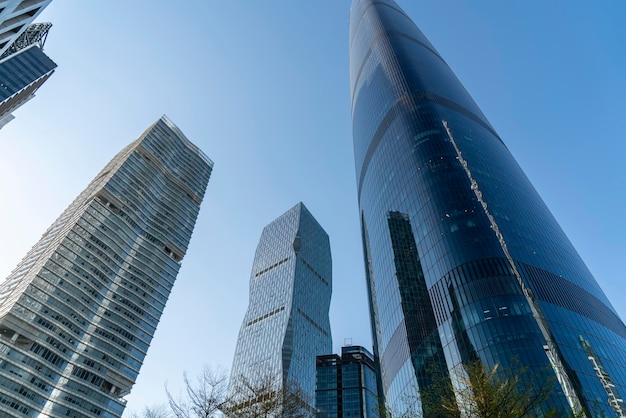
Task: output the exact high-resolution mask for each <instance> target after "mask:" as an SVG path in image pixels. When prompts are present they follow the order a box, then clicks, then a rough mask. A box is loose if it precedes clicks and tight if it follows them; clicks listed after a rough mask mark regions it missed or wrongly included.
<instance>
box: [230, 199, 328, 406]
mask: <svg viewBox="0 0 626 418" xmlns="http://www.w3.org/2000/svg"><path fill="white" fill-rule="evenodd" d="M331 293H332V260H331V255H330V243H329V240H328V235H327V234H326V232H325V231H324V229H322V227H321V226H320V224H319V223H318V222H317V221H316V220H315V218H314V217H313V215H311V213H310V212H309V211H308V209H307V208H306V207H305V206H304V204H303V203H298V204H297V205H296V206H294V207H293V208H291V209H289V210H288V211H287V212H285V213H284V214H282V215H281V216H279V217H278V218H277V219H275V220H274V221H273V222H271V223H270V224H269V225H267V226H266V227H265V228H264V229H263V233H262V234H261V239H260V240H259V245H258V246H257V249H256V254H255V256H254V263H253V264H252V273H251V274H250V302H249V305H248V310H247V311H246V316H245V317H244V320H243V323H242V324H241V329H240V331H239V338H238V340H237V348H236V350H235V359H234V361H233V367H232V371H231V381H230V392H231V397H232V398H233V401H234V403H235V404H238V403H241V404H243V403H244V402H245V401H249V398H247V399H244V398H245V396H246V395H247V393H245V391H244V390H242V387H241V385H242V381H245V382H249V383H250V384H251V385H252V386H253V387H254V386H256V385H258V384H262V383H264V382H267V381H268V379H270V381H275V382H276V383H277V386H280V387H276V388H275V389H276V390H279V391H282V392H283V393H284V394H285V395H290V393H289V392H290V391H296V392H297V393H296V396H298V397H299V398H300V400H299V401H298V402H299V403H301V405H302V407H303V408H304V410H303V412H305V415H306V416H308V415H310V414H311V413H312V411H314V403H315V360H316V357H317V356H318V355H321V354H324V353H329V352H330V351H331V350H332V335H331V333H330V319H329V317H328V311H329V309H330V297H331ZM241 408H245V406H241ZM307 411H308V412H307ZM250 415H251V416H252V414H250ZM285 416H287V415H285Z"/></svg>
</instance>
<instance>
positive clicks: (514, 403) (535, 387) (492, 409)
mask: <svg viewBox="0 0 626 418" xmlns="http://www.w3.org/2000/svg"><path fill="white" fill-rule="evenodd" d="M464 369H465V373H462V374H460V376H457V377H458V379H457V381H458V383H459V384H458V385H457V387H455V388H454V389H453V397H448V398H444V399H442V402H441V408H442V412H443V413H444V414H445V415H444V416H445V417H458V414H459V412H460V414H461V416H463V417H472V418H473V417H476V418H517V417H537V416H544V415H545V414H546V412H545V411H544V410H543V409H542V408H541V405H542V404H543V403H544V402H545V401H546V400H547V399H548V396H549V395H550V393H551V392H552V389H553V387H554V380H552V379H543V380H541V383H540V384H538V383H537V382H539V381H540V379H539V378H540V377H541V376H539V375H533V376H530V375H529V372H528V368H527V367H513V368H510V369H502V368H500V367H499V365H498V364H496V365H495V366H494V367H493V368H492V369H491V370H486V369H485V368H484V367H483V365H482V363H481V362H480V361H475V362H473V363H471V364H469V365H467V366H465V368H464Z"/></svg>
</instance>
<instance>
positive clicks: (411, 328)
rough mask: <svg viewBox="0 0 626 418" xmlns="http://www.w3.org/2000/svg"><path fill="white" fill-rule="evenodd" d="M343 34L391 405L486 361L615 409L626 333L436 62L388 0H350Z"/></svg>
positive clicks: (559, 404) (401, 406)
mask: <svg viewBox="0 0 626 418" xmlns="http://www.w3.org/2000/svg"><path fill="white" fill-rule="evenodd" d="M349 42H350V80H351V81H350V83H351V100H352V118H353V137H354V138H353V139H354V153H355V163H356V176H357V186H358V200H359V208H360V214H361V223H362V236H363V248H364V253H365V261H366V276H367V277H366V278H367V286H368V292H369V293H368V294H369V302H370V311H371V323H372V333H373V339H374V345H375V353H374V354H375V356H376V357H377V358H378V360H379V361H380V368H381V379H382V386H383V389H384V396H385V398H386V401H387V403H388V405H389V406H390V408H391V410H392V411H398V412H402V411H403V410H405V409H406V408H407V405H406V403H407V400H410V399H418V398H419V395H424V394H425V393H427V391H428V389H429V387H430V386H431V385H432V383H433V379H434V377H435V375H441V376H443V377H442V378H443V379H444V380H445V379H447V380H449V381H451V380H454V379H456V377H455V376H459V374H460V373H462V367H461V366H462V365H463V364H465V365H467V364H470V363H473V362H475V361H481V362H482V363H483V365H484V366H485V367H488V368H491V367H493V366H494V365H495V364H499V365H500V367H501V368H511V367H517V366H518V365H521V366H526V367H529V368H530V369H531V370H532V371H533V375H534V378H535V379H537V381H541V380H543V379H545V378H546V375H547V376H548V378H551V379H554V381H555V382H556V384H555V389H554V390H553V391H552V394H551V396H550V398H549V399H548V400H547V401H546V404H545V407H546V408H547V407H552V408H557V409H559V410H561V411H563V413H567V412H568V411H572V410H574V411H578V410H580V409H581V408H586V409H587V410H595V411H596V412H595V413H601V412H602V413H605V414H608V415H612V414H615V415H617V416H623V415H624V411H625V410H624V402H623V401H622V400H621V399H622V398H621V395H620V394H626V327H625V326H624V323H623V322H622V320H621V319H620V318H619V317H618V315H617V314H616V312H615V309H614V308H613V307H612V306H611V304H610V302H609V301H608V299H607V297H606V296H605V294H604V293H603V292H602V290H601V289H600V287H599V286H598V284H597V283H596V281H595V279H594V278H593V277H592V275H591V274H590V272H589V270H588V269H587V267H586V266H585V264H584V263H583V261H582V260H581V258H580V257H579V255H578V254H577V253H576V251H575V249H574V248H573V247H572V245H571V243H570V242H569V240H568V239H567V237H566V236H565V234H564V233H563V231H562V230H561V228H560V227H559V225H558V224H557V222H556V220H555V219H554V217H553V216H552V214H551V213H550V211H549V210H548V208H547V207H546V205H545V204H544V202H543V201H542V200H541V198H540V197H539V195H538V194H537V192H536V191H535V189H534V188H533V186H532V185H531V184H530V182H529V180H528V178H527V177H526V176H525V175H524V173H523V172H522V170H521V168H520V167H519V165H518V164H517V163H516V161H515V160H514V158H513V157H512V155H511V153H510V152H509V150H508V149H507V147H506V146H505V145H504V143H503V141H502V139H501V138H500V137H499V136H498V134H497V133H496V132H495V130H494V129H493V127H492V126H491V124H490V123H489V122H488V121H487V119H486V118H485V116H484V115H483V113H482V112H481V111H480V109H479V108H478V106H477V105H476V103H474V101H473V100H472V98H471V97H470V95H469V94H468V93H467V91H466V90H465V89H464V87H463V86H462V85H461V83H460V82H459V80H458V79H457V78H456V76H455V75H454V73H453V72H452V71H451V69H450V68H449V67H448V65H447V64H446V62H445V61H444V60H443V58H442V57H441V56H440V55H439V53H438V52H437V51H436V50H435V48H434V47H433V46H432V45H431V43H430V42H429V41H428V39H426V37H425V36H424V35H423V34H422V33H421V32H420V30H419V29H418V28H417V27H416V26H415V24H414V23H413V22H412V21H411V19H410V18H409V17H408V16H407V15H406V14H405V13H404V11H403V10H402V9H401V8H400V7H399V6H398V5H397V4H396V2H395V1H393V0H353V3H352V9H351V16H350V41H349ZM589 353H593V356H591V355H590V354H589ZM592 357H593V358H592ZM538 385H540V383H538ZM416 391H417V392H416ZM422 407H423V409H424V412H425V413H426V414H428V413H429V412H430V411H429V405H426V404H424V405H422Z"/></svg>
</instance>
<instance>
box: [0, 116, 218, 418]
mask: <svg viewBox="0 0 626 418" xmlns="http://www.w3.org/2000/svg"><path fill="white" fill-rule="evenodd" d="M212 167H213V163H212V162H211V161H210V160H209V159H208V158H207V157H206V156H205V155H204V154H203V153H202V151H200V150H199V149H198V148H197V147H196V146H195V145H193V144H192V143H191V142H189V140H188V139H187V138H186V137H185V136H184V135H183V133H182V132H181V131H180V130H179V129H178V128H177V127H176V126H175V125H174V124H173V123H172V122H171V121H170V120H169V119H168V118H167V117H165V116H163V117H162V118H161V119H159V120H158V121H157V122H156V123H154V124H153V125H152V126H151V127H150V128H148V129H147V130H146V131H145V132H144V133H143V134H142V135H141V137H139V139H137V140H136V141H135V142H133V143H131V144H130V145H128V146H127V147H126V148H124V149H123V150H122V151H121V152H120V153H118V154H117V155H116V156H115V157H114V158H113V159H112V160H111V162H109V163H108V164H107V165H106V167H104V169H103V170H102V171H101V172H100V173H99V174H98V175H97V176H96V178H95V179H94V180H93V181H92V182H91V183H90V184H89V185H88V186H87V188H86V189H85V190H84V191H83V192H82V193H81V194H80V195H79V196H78V197H77V198H76V200H74V202H73V203H72V204H71V205H70V206H69V207H68V208H67V209H66V210H65V211H64V212H63V213H62V214H61V216H60V217H59V218H58V219H57V220H56V221H55V222H54V223H53V224H52V226H51V227H50V228H49V229H48V230H47V231H46V232H45V233H44V234H43V236H42V238H41V239H40V241H39V242H38V243H37V244H35V246H34V247H33V248H32V249H31V250H30V251H29V252H28V254H27V255H26V257H25V258H24V259H23V260H22V261H21V262H20V263H19V264H18V266H17V268H16V269H15V270H14V271H13V272H12V273H11V275H10V276H9V277H8V278H7V279H6V280H5V281H4V282H3V283H2V284H1V285H0V415H1V416H11V417H37V418H43V417H61V416H63V417H64V416H70V417H76V418H92V417H101V418H117V417H120V416H121V415H122V412H123V410H124V405H125V401H124V399H123V397H124V396H125V395H127V394H128V393H129V392H130V389H131V387H132V385H133V384H134V382H135V379H136V378H137V375H138V373H139V368H140V367H141V364H142V362H143V360H144V357H145V356H146V352H147V350H148V346H149V345H150V341H151V340H152V336H153V335H154V332H155V330H156V327H157V325H158V323H159V319H160V317H161V314H162V312H163V309H164V307H165V303H166V301H167V299H168V296H169V294H170V291H171V289H172V286H173V285H174V280H175V279H176V275H177V274H178V270H179V269H180V265H181V260H182V258H183V257H184V255H185V252H186V251H187V246H188V244H189V240H190V238H191V233H192V231H193V227H194V224H195V222H196V217H197V216H198V211H199V209H200V203H201V202H202V198H203V196H204V192H205V189H206V186H207V183H208V181H209V177H210V174H211V170H212Z"/></svg>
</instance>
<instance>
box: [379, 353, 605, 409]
mask: <svg viewBox="0 0 626 418" xmlns="http://www.w3.org/2000/svg"><path fill="white" fill-rule="evenodd" d="M513 363H514V365H513V367H511V368H508V369H504V368H502V367H500V366H499V365H498V364H496V365H495V366H494V367H493V368H492V369H486V368H485V367H484V366H483V364H482V363H481V362H480V361H478V360H477V361H475V362H473V363H471V364H469V365H466V366H465V367H464V368H463V370H462V371H460V372H459V373H457V375H456V376H455V379H454V380H455V384H454V385H452V384H451V383H450V381H449V380H447V379H446V380H443V379H442V380H440V381H435V383H434V384H433V385H432V386H431V387H430V388H428V390H427V391H426V393H424V394H422V396H421V397H420V396H419V395H416V396H415V397H413V398H412V399H409V400H408V402H406V403H407V404H408V405H409V407H408V409H406V410H404V411H403V412H400V413H398V412H397V411H393V412H392V411H389V410H388V409H386V408H380V413H379V415H380V417H381V418H391V417H393V418H423V417H436V418H540V417H541V418H544V417H545V418H557V417H568V418H586V417H588V416H598V417H604V414H603V413H602V411H596V413H594V414H591V415H589V414H588V412H585V411H584V410H582V409H581V410H578V411H571V410H569V409H568V410H567V411H563V410H559V409H557V408H554V407H550V406H549V405H548V403H547V401H548V399H549V397H550V395H551V394H552V391H553V390H554V389H555V379H554V378H550V377H549V376H550V374H549V373H541V371H537V370H530V369H529V368H528V367H522V366H519V365H517V364H516V363H515V362H513ZM423 407H425V408H424V409H427V410H429V411H431V412H430V413H428V414H425V413H424V412H423Z"/></svg>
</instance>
